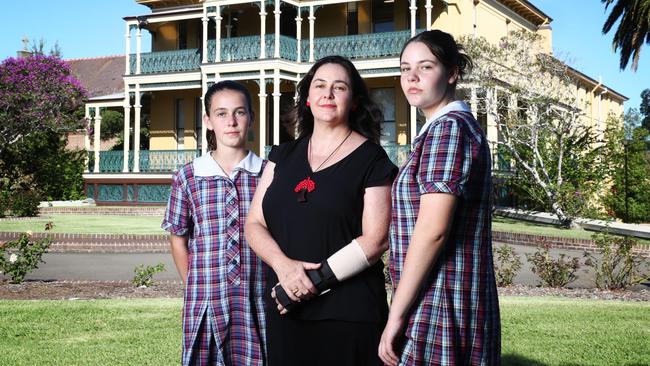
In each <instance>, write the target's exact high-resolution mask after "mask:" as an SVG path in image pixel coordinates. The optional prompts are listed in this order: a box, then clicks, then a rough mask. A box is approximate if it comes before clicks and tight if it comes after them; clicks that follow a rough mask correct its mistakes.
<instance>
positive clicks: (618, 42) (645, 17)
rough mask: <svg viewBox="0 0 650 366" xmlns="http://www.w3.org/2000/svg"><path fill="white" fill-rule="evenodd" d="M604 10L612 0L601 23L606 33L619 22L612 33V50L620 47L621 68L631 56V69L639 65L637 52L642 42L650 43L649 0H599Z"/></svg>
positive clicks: (625, 65)
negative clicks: (605, 18)
mask: <svg viewBox="0 0 650 366" xmlns="http://www.w3.org/2000/svg"><path fill="white" fill-rule="evenodd" d="M601 2H602V3H604V4H605V10H607V8H608V7H609V6H610V5H611V4H612V3H614V2H616V3H615V4H614V6H613V7H612V12H611V13H610V14H609V17H607V20H606V21H605V24H604V25H603V34H606V33H608V32H609V31H610V30H611V29H612V27H613V26H614V24H615V23H616V22H617V21H618V20H619V18H620V20H621V22H620V23H619V25H618V28H617V29H616V33H614V40H613V42H612V45H613V46H614V51H618V49H619V48H620V49H621V62H620V67H621V70H624V69H625V68H626V67H627V64H628V62H629V61H630V57H631V58H632V70H634V71H636V69H637V67H638V65H639V54H640V52H641V46H643V42H644V41H645V43H648V44H650V0H616V1H615V0H601Z"/></svg>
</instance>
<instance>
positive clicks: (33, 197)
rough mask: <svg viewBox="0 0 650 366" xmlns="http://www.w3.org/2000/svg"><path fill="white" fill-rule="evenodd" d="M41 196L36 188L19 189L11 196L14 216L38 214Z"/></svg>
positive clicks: (10, 202)
mask: <svg viewBox="0 0 650 366" xmlns="http://www.w3.org/2000/svg"><path fill="white" fill-rule="evenodd" d="M40 203H41V196H40V194H38V193H37V192H36V191H35V190H33V189H30V190H17V191H14V192H12V194H11V197H10V198H9V204H10V208H11V213H12V214H13V215H14V216H19V217H27V216H37V215H38V205H39V204H40Z"/></svg>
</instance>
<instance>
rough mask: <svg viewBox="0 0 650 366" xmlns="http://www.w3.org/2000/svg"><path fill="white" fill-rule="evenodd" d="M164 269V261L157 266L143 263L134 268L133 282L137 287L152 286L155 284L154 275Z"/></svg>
mask: <svg viewBox="0 0 650 366" xmlns="http://www.w3.org/2000/svg"><path fill="white" fill-rule="evenodd" d="M164 270H165V265H164V264H162V263H158V264H157V265H155V266H145V265H144V264H141V265H139V266H137V267H135V269H134V270H133V272H135V277H133V281H131V282H132V283H133V284H134V285H135V286H137V287H150V286H152V285H153V276H154V275H156V274H157V273H160V272H163V271H164Z"/></svg>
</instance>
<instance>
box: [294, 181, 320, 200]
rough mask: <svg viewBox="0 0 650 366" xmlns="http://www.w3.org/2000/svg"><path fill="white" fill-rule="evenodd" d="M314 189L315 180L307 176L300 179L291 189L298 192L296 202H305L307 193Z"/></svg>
mask: <svg viewBox="0 0 650 366" xmlns="http://www.w3.org/2000/svg"><path fill="white" fill-rule="evenodd" d="M315 189H316V182H314V181H313V180H311V177H307V178H305V179H303V180H301V181H300V183H298V184H297V185H296V187H295V188H294V189H293V191H294V192H296V193H298V202H307V193H310V192H313V191H314V190H315Z"/></svg>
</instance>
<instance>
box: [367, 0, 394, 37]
mask: <svg viewBox="0 0 650 366" xmlns="http://www.w3.org/2000/svg"><path fill="white" fill-rule="evenodd" d="M394 30H395V3H394V1H393V2H386V1H384V0H372V31H373V32H374V33H382V32H392V31H394Z"/></svg>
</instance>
